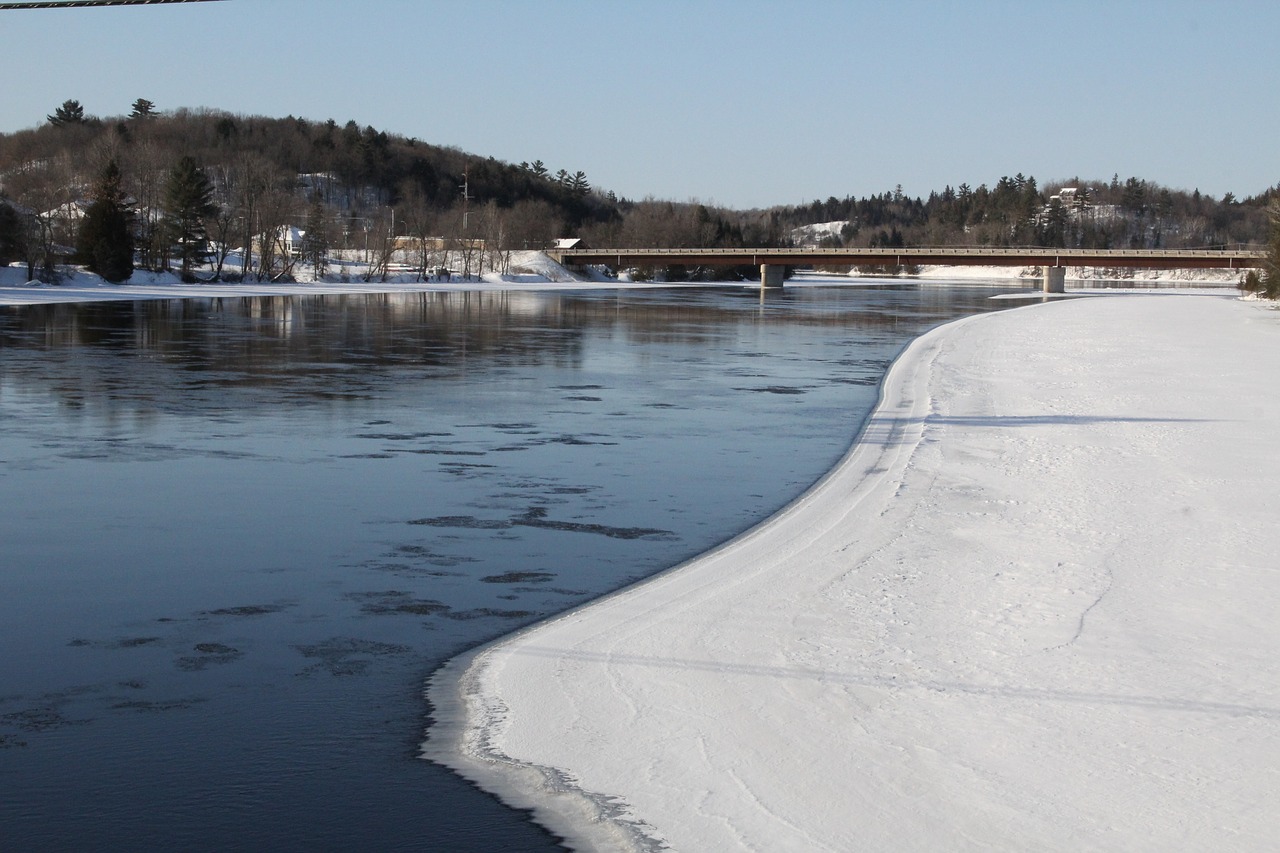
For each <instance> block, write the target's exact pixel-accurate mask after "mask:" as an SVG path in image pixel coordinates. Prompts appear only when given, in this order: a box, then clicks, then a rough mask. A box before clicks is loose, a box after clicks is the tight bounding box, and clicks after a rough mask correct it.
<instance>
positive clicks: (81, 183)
mask: <svg viewBox="0 0 1280 853" xmlns="http://www.w3.org/2000/svg"><path fill="white" fill-rule="evenodd" d="M108 164H115V169H116V171H115V172H113V173H112V181H113V182H114V183H113V186H118V187H119V193H120V197H121V198H122V199H123V200H125V203H127V205H128V206H129V208H130V211H131V221H132V222H133V223H134V225H133V228H134V230H135V249H136V259H137V263H138V264H139V265H140V266H143V267H155V268H161V267H164V268H168V267H169V266H170V264H171V263H172V261H173V259H174V257H175V255H174V248H173V246H174V243H173V240H174V239H175V231H174V228H176V227H179V226H178V225H175V220H178V219H181V220H182V224H181V228H188V226H192V225H194V226H195V228H196V232H195V237H197V238H199V237H201V236H202V235H203V237H206V238H207V239H208V241H209V242H210V243H211V244H217V245H221V246H222V247H224V249H225V247H227V246H245V245H250V244H252V243H253V241H254V240H256V239H257V237H256V235H260V234H266V233H270V232H272V231H278V230H279V229H281V228H283V227H285V226H290V225H294V226H305V227H307V228H308V229H310V230H311V231H312V232H314V233H318V232H317V229H319V228H320V227H323V229H324V231H325V232H326V233H325V234H324V243H325V245H326V246H329V247H334V248H344V247H353V246H359V245H361V243H362V242H363V245H365V246H366V247H367V246H368V244H369V241H370V239H371V235H372V237H377V238H379V239H383V240H394V239H395V238H397V237H403V236H408V237H415V236H416V237H419V238H423V239H425V237H426V235H432V236H433V237H435V238H440V239H455V240H457V239H471V238H478V239H483V240H485V242H486V244H487V245H490V246H491V247H502V246H505V247H514V248H537V247H542V246H545V245H547V244H548V243H549V242H550V241H551V240H553V239H554V238H557V237H564V236H577V237H583V238H584V239H586V240H587V241H588V243H590V244H593V245H596V246H612V245H617V246H652V247H673V248H677V247H689V246H724V247H735V246H759V247H773V246H785V245H796V244H799V245H841V246H912V245H992V246H1006V245H1041V246H1065V247H1071V246H1078V247H1162V246H1167V247H1181V246H1212V245H1222V244H1228V243H1261V242H1264V241H1265V239H1266V237H1267V230H1268V221H1267V216H1266V210H1265V208H1266V205H1267V203H1268V202H1269V201H1270V200H1271V199H1272V197H1273V196H1274V195H1275V194H1276V190H1274V189H1268V190H1265V191H1264V192H1262V193H1260V194H1259V195H1256V196H1252V197H1247V198H1243V199H1236V198H1234V197H1233V196H1231V195H1230V194H1228V195H1227V196H1226V197H1223V198H1219V199H1215V198H1212V197H1210V196H1208V195H1203V194H1201V193H1200V192H1198V191H1195V190H1191V191H1187V190H1180V189H1171V188H1167V187H1162V186H1160V185H1158V184H1155V183H1151V182H1148V181H1146V180H1142V179H1139V178H1136V177H1130V178H1127V179H1124V180H1122V179H1121V178H1120V177H1119V176H1118V175H1117V176H1114V177H1112V178H1111V179H1110V180H1081V179H1072V180H1070V181H1056V182H1054V183H1052V184H1046V185H1043V186H1041V185H1039V184H1038V183H1037V181H1036V179H1035V178H1032V177H1024V176H1022V175H1017V176H1015V177H1012V178H1010V177H1002V178H1000V179H999V180H998V181H996V182H995V183H994V184H993V185H992V186H990V187H988V186H986V185H981V186H978V187H977V188H973V187H969V186H967V185H963V184H962V185H960V186H959V187H957V188H952V187H945V188H943V189H941V190H939V191H936V192H933V193H931V194H930V195H929V197H928V198H912V197H909V196H907V195H905V194H903V193H902V191H901V189H896V190H893V191H887V192H884V193H883V194H877V195H872V196H869V197H863V198H855V197H853V196H847V197H845V198H842V199H841V198H836V197H834V196H833V197H831V198H828V199H827V200H826V201H825V202H818V201H815V202H813V203H811V204H805V205H797V206H779V207H774V208H769V209H764V210H747V211H739V210H728V209H723V208H713V207H708V206H704V205H701V204H697V203H696V202H694V203H687V202H685V203H682V202H672V201H660V200H654V199H645V200H642V201H635V200H627V199H620V198H617V197H616V196H615V195H614V194H613V193H612V192H608V191H605V190H602V189H601V188H597V187H592V185H591V183H590V181H589V180H588V177H587V176H586V175H585V174H584V173H583V172H581V171H576V172H570V171H568V170H567V169H559V170H558V171H557V172H555V173H552V172H551V171H550V170H549V169H548V168H547V167H546V166H544V165H543V164H542V163H541V162H538V161H535V162H533V163H520V164H511V163H505V162H501V161H499V160H496V159H494V158H492V157H485V156H480V155H475V154H469V153H466V152H463V151H460V150H458V149H456V148H449V147H442V146H438V145H432V144H429V143H427V142H423V141H420V140H416V139H411V138H407V137H404V136H400V135H396V134H394V133H390V132H388V131H385V130H378V129H376V128H373V127H369V126H363V127H362V126H360V125H359V124H358V123H357V122H355V121H348V122H346V123H345V124H339V123H338V122H336V121H333V120H330V121H323V122H317V121H308V120H305V119H301V118H294V117H287V118H266V117H260V116H244V115H236V114H232V113H227V112H222V111H216V110H187V109H179V110H176V111H173V112H171V113H160V112H158V111H157V110H156V109H155V107H154V105H153V104H151V103H150V102H149V101H146V100H145V99H139V100H138V101H136V102H135V104H134V110H133V112H132V113H131V114H130V115H129V116H121V117H113V118H102V119H100V118H94V117H92V116H89V115H86V113H85V111H84V108H83V107H82V106H81V105H80V104H79V103H78V102H76V101H67V102H65V103H64V104H62V105H61V106H60V107H58V108H57V109H56V110H55V111H54V112H53V113H52V114H50V115H49V117H48V121H47V122H45V123H43V124H41V125H40V126H39V127H36V128H33V129H30V130H24V131H20V132H17V133H12V134H0V262H6V263H7V262H9V261H13V260H21V259H26V260H28V261H30V260H31V256H32V254H33V253H35V254H39V253H41V252H43V253H44V255H46V256H47V255H48V254H49V253H50V252H56V250H58V249H59V248H64V247H74V246H76V245H77V234H76V231H77V230H78V228H79V225H78V222H79V214H78V213H77V211H83V210H84V209H85V208H86V207H87V203H88V201H89V200H90V198H91V196H92V194H93V192H94V188H95V186H101V183H102V180H103V176H104V174H105V172H106V170H107V169H108ZM193 169H194V170H195V171H194V172H193V171H192V170H193ZM179 174H180V175H181V176H185V179H187V180H196V182H197V183H199V182H200V181H204V180H207V185H208V192H209V198H208V199H207V200H204V201H203V202H202V204H203V205H204V206H203V207H199V206H198V207H199V209H191V210H187V211H185V212H179V211H175V210H173V209H172V208H173V207H174V205H175V204H176V202H175V196H174V180H175V176H178V175H179ZM179 195H181V194H179ZM180 214H181V215H180ZM816 223H822V225H821V226H820V227H815V224H816ZM183 239H185V240H187V243H186V244H184V246H186V248H190V246H189V244H190V242H191V240H192V234H190V233H188V234H187V235H186V236H185V237H184V238H183ZM81 242H82V243H83V240H81ZM184 250H185V249H184ZM46 260H47V259H46ZM126 260H127V259H126ZM42 262H44V261H42ZM185 268H186V267H185V266H184V270H185Z"/></svg>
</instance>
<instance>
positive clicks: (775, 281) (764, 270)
mask: <svg viewBox="0 0 1280 853" xmlns="http://www.w3.org/2000/svg"><path fill="white" fill-rule="evenodd" d="M786 276H787V268H786V267H785V266H783V265H782V264H761V265H760V286H761V287H782V281H783V279H784V278H786Z"/></svg>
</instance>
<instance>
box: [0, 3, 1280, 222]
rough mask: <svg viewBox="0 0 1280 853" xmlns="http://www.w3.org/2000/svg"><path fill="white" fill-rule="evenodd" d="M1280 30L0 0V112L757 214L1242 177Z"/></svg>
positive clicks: (814, 8) (833, 6)
mask: <svg viewBox="0 0 1280 853" xmlns="http://www.w3.org/2000/svg"><path fill="white" fill-rule="evenodd" d="M1278 31H1280V3H1276V2H1274V0H1201V2H1191V0H1101V2H1093V0H1077V2H1059V1H1058V0H1018V2H1003V0H965V2H949V0H895V1H894V2H889V0H879V1H878V2H864V0H844V2H837V0H808V2H804V3H796V2H794V0H790V2H783V0H778V2H764V0H650V2H642V0H633V2H625V0H541V2H536V1H535V0H524V2H521V1H520V0H222V2H207V3H186V4H180V5H167V6H139V7H118V8H91V9H51V10H0V50H2V51H3V57H4V62H5V65H6V66H8V67H9V69H10V74H9V75H8V82H6V84H5V85H4V86H3V88H2V89H0V132H12V131H16V130H21V129H25V128H31V127H35V126H37V125H39V124H41V123H43V122H44V121H45V117H46V116H47V115H48V114H50V113H52V112H53V111H54V109H55V108H56V107H57V106H58V105H60V104H61V103H62V102H63V101H65V100H68V99H75V100H78V101H80V103H81V104H82V105H83V106H84V108H85V110H86V112H88V113H89V114H91V115H97V116H103V117H107V116H120V115H125V114H127V113H128V112H129V109H130V105H131V104H132V103H133V102H134V100H136V99H137V98H146V99H148V100H150V101H153V102H154V103H155V104H156V107H157V108H158V109H160V110H162V111H164V110H173V109H177V108H181V107H187V108H193V109H194V108H209V109H217V110H225V111H227V112H230V113H236V114H243V115H265V116H273V117H275V116H286V115H294V116H302V117H305V118H309V119H315V120H319V121H323V120H325V119H330V118H332V119H334V120H336V121H337V122H338V123H339V124H344V123H346V121H348V120H352V119H353V120H355V121H356V122H357V123H358V124H360V125H361V126H362V127H363V126H367V125H372V126H373V127H375V128H377V129H378V130H384V131H387V132H388V133H397V134H402V135H404V136H408V137H416V138H418V139H421V140H423V141H425V142H429V143H433V144H438V145H452V146H456V147H458V148H460V149H462V150H464V151H467V152H469V153H473V154H476V155H478V156H480V157H490V156H492V157H496V158H497V159H499V160H504V161H507V162H511V163H519V162H521V161H529V162H532V161H534V160H542V161H543V162H544V163H545V164H546V165H547V166H548V167H549V168H550V169H551V171H552V172H555V171H557V170H558V169H562V168H563V169H566V170H567V171H569V172H571V173H572V172H575V171H578V170H581V171H583V172H585V173H586V174H587V177H588V179H589V180H590V181H591V183H592V185H593V186H596V187H598V188H600V189H603V190H612V191H614V192H616V193H617V194H618V195H620V196H623V197H626V198H631V199H641V198H645V197H649V196H653V197H656V198H662V199H672V200H676V201H688V200H694V199H696V200H698V201H701V202H704V203H707V204H718V205H723V206H727V207H735V208H751V207H767V206H771V205H775V204H803V203H807V202H809V201H812V200H815V199H821V200H825V199H826V198H828V197H830V196H835V197H837V198H843V197H845V196H850V195H853V196H865V195H869V194H872V193H882V192H885V191H889V190H892V189H894V188H895V187H896V186H898V185H901V187H902V188H903V191H904V192H906V193H907V194H908V195H913V196H927V195H928V193H929V192H930V191H932V190H941V189H942V188H943V187H944V186H947V185H951V186H959V185H960V184H963V183H967V184H969V185H970V186H973V187H977V186H978V185H980V184H988V185H993V184H995V183H996V182H997V181H998V180H999V179H1000V178H1001V177H1002V176H1005V175H1009V176H1012V175H1015V174H1018V173H1022V174H1024V175H1029V176H1034V177H1035V178H1036V179H1037V180H1039V181H1040V183H1041V184H1042V185H1043V184H1045V183H1048V182H1051V181H1061V180H1069V179H1071V178H1074V177H1076V176H1079V177H1080V178H1082V179H1083V180H1084V181H1086V182H1092V181H1098V180H1110V178H1111V177H1112V175H1115V174H1118V175H1119V176H1120V178H1121V179H1122V180H1123V179H1125V178H1127V177H1129V176H1136V177H1139V178H1143V179H1145V180H1148V181H1153V182H1156V183H1159V184H1161V185H1164V186H1168V187H1172V188H1175V189H1187V190H1191V189H1199V190H1200V191H1201V192H1203V193H1207V194H1209V195H1212V196H1215V197H1220V196H1221V195H1222V194H1224V193H1226V192H1232V193H1235V194H1236V195H1237V196H1240V197H1243V196H1248V195H1254V194H1257V193H1259V192H1262V191H1263V190H1265V189H1267V188H1268V187H1271V186H1274V185H1275V184H1277V183H1278V182H1280V163H1277V159H1276V156H1275V155H1276V150H1277V148H1276V142H1277V140H1280V110H1277V109H1276V100H1277V91H1276V88H1277V83H1280V51H1276V50H1275V49H1274V43H1273V39H1274V34H1275V33H1276V32H1278ZM17 70H20V71H21V74H20V76H18V75H16V73H15V72H16V71H17ZM19 81H20V82H19Z"/></svg>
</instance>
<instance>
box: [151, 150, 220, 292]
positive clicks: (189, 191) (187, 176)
mask: <svg viewBox="0 0 1280 853" xmlns="http://www.w3.org/2000/svg"><path fill="white" fill-rule="evenodd" d="M164 201H165V229H166V232H167V235H168V240H169V246H170V247H171V248H172V249H174V250H175V253H176V256H177V257H178V259H179V260H181V262H182V279H183V281H192V280H194V274H193V273H192V269H193V268H194V267H196V266H198V265H199V264H203V263H204V262H205V261H206V260H208V258H209V232H208V229H207V228H206V227H205V220H207V219H209V218H210V217H212V216H213V215H214V214H216V213H217V212H218V207H217V205H215V204H214V203H213V184H212V183H210V181H209V178H208V176H207V175H205V173H204V170H203V169H201V168H200V167H199V166H197V165H196V161H195V160H194V159H193V158H191V157H183V158H182V159H181V160H179V161H178V164H177V165H176V166H174V167H173V171H171V172H170V173H169V180H168V183H166V184H165V188H164Z"/></svg>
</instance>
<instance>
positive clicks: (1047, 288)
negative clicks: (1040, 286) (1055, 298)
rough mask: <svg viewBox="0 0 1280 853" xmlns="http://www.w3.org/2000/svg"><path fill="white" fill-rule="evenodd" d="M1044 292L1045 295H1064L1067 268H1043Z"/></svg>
mask: <svg viewBox="0 0 1280 853" xmlns="http://www.w3.org/2000/svg"><path fill="white" fill-rule="evenodd" d="M1044 292H1045V293H1066V292H1067V268H1066V267H1045V268H1044Z"/></svg>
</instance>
